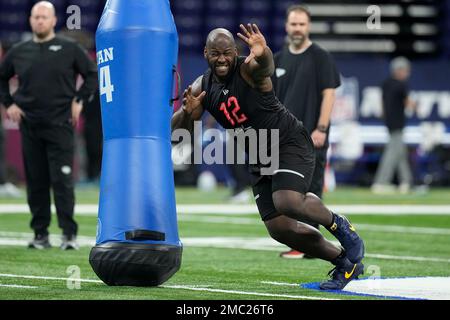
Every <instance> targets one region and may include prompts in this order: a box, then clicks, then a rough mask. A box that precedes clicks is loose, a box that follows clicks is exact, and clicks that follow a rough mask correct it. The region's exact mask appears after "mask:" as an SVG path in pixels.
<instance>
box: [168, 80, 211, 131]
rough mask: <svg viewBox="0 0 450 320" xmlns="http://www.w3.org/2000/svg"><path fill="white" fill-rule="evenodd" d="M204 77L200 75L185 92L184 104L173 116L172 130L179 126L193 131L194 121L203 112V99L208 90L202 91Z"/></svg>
mask: <svg viewBox="0 0 450 320" xmlns="http://www.w3.org/2000/svg"><path fill="white" fill-rule="evenodd" d="M202 78H203V76H200V77H198V78H197V80H195V81H194V83H193V84H192V85H190V86H189V87H188V88H187V89H186V90H184V92H183V104H182V105H181V108H180V109H179V110H178V111H177V112H175V113H174V114H173V116H172V122H171V124H172V131H173V130H175V129H179V128H184V129H188V130H189V131H192V128H193V123H194V121H196V120H199V119H200V118H201V116H202V114H203V110H204V108H203V106H202V101H203V98H204V97H205V96H206V92H205V91H202Z"/></svg>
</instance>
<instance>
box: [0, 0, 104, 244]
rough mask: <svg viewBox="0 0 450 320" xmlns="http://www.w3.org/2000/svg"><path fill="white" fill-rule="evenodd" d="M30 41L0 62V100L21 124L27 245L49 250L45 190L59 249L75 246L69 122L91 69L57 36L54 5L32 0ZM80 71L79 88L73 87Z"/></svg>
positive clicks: (88, 90)
mask: <svg viewBox="0 0 450 320" xmlns="http://www.w3.org/2000/svg"><path fill="white" fill-rule="evenodd" d="M30 25H31V29H32V32H33V39H32V40H29V41H25V42H22V43H20V44H18V45H16V46H14V47H13V48H12V49H11V50H10V51H9V52H8V53H7V54H6V56H5V58H4V60H3V62H2V63H1V65H0V102H2V103H3V104H4V105H5V107H6V108H7V114H8V117H9V118H10V119H11V120H12V121H14V122H16V123H19V125H20V132H21V136H22V154H23V159H24V164H25V178H26V181H27V197H28V205H29V207H30V211H31V214H32V219H31V223H30V226H31V228H32V229H33V231H34V234H35V237H34V239H33V241H31V242H30V244H29V247H30V248H37V249H43V248H49V247H50V242H49V240H48V227H49V225H50V218H51V211H50V207H51V202H50V188H52V189H53V195H54V200H55V206H56V213H57V216H58V224H59V227H60V228H61V229H62V232H63V236H62V244H61V249H63V250H66V249H77V248H78V245H77V243H76V234H77V231H78V225H77V223H76V222H75V220H74V204H75V196H74V183H73V176H72V168H73V156H74V128H73V127H74V126H76V125H77V122H78V119H79V116H80V113H81V111H82V108H83V102H85V101H87V100H88V99H89V96H90V95H92V93H93V92H94V91H95V88H96V82H97V79H96V67H95V64H94V63H93V62H92V61H91V60H90V59H89V57H88V55H87V54H86V52H85V51H84V50H83V49H82V48H81V47H80V46H79V45H78V44H76V43H75V42H73V41H71V40H68V39H65V38H62V37H59V36H56V35H55V30H54V28H55V25H56V16H55V8H54V7H53V5H52V4H51V3H50V2H48V1H40V2H38V3H36V4H35V5H34V6H33V8H32V10H31V16H30ZM15 74H17V75H18V79H19V88H18V90H17V91H16V92H15V93H14V95H13V96H11V94H10V92H9V88H8V81H9V79H10V78H11V77H13V76H14V75H15ZM78 74H81V75H82V77H83V79H84V84H83V86H82V87H81V88H80V89H79V90H78V91H77V90H76V85H75V84H76V77H77V75H78Z"/></svg>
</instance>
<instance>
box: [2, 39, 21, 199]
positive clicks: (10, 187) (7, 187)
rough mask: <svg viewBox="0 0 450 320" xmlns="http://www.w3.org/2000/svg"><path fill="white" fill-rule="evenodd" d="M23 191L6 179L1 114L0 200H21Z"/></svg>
mask: <svg viewBox="0 0 450 320" xmlns="http://www.w3.org/2000/svg"><path fill="white" fill-rule="evenodd" d="M2 55H3V48H2V43H1V42H0V58H1V57H2ZM22 196H23V194H22V191H21V190H20V189H19V188H17V187H16V186H15V185H14V184H12V183H11V182H7V179H6V159H5V131H4V130H3V121H2V115H1V112H0V198H20V197H22Z"/></svg>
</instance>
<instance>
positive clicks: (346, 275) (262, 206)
mask: <svg viewBox="0 0 450 320" xmlns="http://www.w3.org/2000/svg"><path fill="white" fill-rule="evenodd" d="M271 185H272V182H271V178H270V177H263V178H262V179H260V181H259V182H258V183H257V184H254V186H253V192H254V195H255V199H256V204H257V206H258V210H259V212H260V214H261V218H262V219H263V221H264V224H265V226H266V228H267V230H268V232H269V234H270V236H271V237H272V238H274V239H275V240H277V241H279V242H281V243H283V244H285V245H287V246H290V247H291V248H294V249H296V250H299V251H303V252H306V253H308V254H309V255H311V256H314V257H317V258H320V259H323V260H326V261H330V262H331V263H332V264H333V265H335V268H334V269H333V275H332V279H331V280H329V281H326V282H324V283H323V284H321V288H322V289H324V290H327V289H332V290H341V289H343V288H344V287H345V286H346V285H347V284H348V283H349V282H350V281H351V280H353V279H355V278H357V277H358V276H359V275H360V274H361V273H363V270H364V266H363V265H362V263H357V264H353V263H352V262H350V260H348V258H347V257H346V255H345V251H344V250H343V249H342V248H340V247H339V246H336V245H334V244H333V243H332V242H330V241H328V240H326V239H325V238H324V237H323V235H322V234H321V233H320V232H319V231H318V230H317V229H315V228H313V227H311V226H309V225H307V224H304V223H301V222H298V221H297V220H295V219H292V218H289V217H287V216H284V215H282V214H280V213H279V212H277V210H276V208H275V206H274V203H273V201H272V186H271Z"/></svg>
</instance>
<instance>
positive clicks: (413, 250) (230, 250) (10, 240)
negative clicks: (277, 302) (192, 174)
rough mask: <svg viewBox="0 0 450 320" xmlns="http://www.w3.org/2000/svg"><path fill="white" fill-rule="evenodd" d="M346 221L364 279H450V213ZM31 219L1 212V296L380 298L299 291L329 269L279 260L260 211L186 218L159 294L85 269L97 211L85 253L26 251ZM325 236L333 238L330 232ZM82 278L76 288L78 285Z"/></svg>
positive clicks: (430, 200)
mask: <svg viewBox="0 0 450 320" xmlns="http://www.w3.org/2000/svg"><path fill="white" fill-rule="evenodd" d="M176 195H177V204H221V203H225V200H226V198H227V196H228V193H227V190H225V189H219V190H218V191H215V192H213V193H208V194H205V193H200V192H198V191H196V190H195V189H177V192H176ZM449 195H450V190H449V189H436V190H431V191H430V192H429V193H428V194H411V195H405V196H401V195H393V196H374V195H372V194H371V193H370V192H369V191H368V190H365V189H354V188H341V189H338V190H337V191H335V192H333V193H327V194H326V195H325V202H326V203H327V204H329V205H351V204H368V205H383V204H387V205H396V204H398V205H402V206H403V207H404V208H408V206H410V205H430V206H431V205H450V197H449ZM97 201H98V190H97V189H95V188H90V189H89V188H88V189H78V190H77V204H96V203H97ZM5 204H26V200H25V198H23V199H0V208H1V206H2V205H5ZM250 204H251V203H250ZM342 213H344V214H346V213H345V212H342ZM348 217H349V218H350V220H351V221H352V222H353V223H354V224H355V225H356V227H357V229H359V233H360V234H361V235H362V237H363V238H364V239H365V242H366V252H367V256H366V258H365V260H364V264H365V266H366V270H367V272H366V275H365V276H371V274H372V271H373V270H378V271H379V272H380V275H381V277H416V276H442V277H449V276H450V249H449V248H450V215H448V214H446V215H437V214H433V209H432V207H430V212H428V213H423V214H414V215H408V214H402V215H395V214H393V215H377V214H366V215H362V214H349V215H348ZM29 218H30V217H29V214H27V213H14V212H6V213H5V212H4V213H0V299H174V300H180V299H271V300H272V299H283V300H285V299H308V298H312V299H318V298H336V299H377V298H373V297H366V296H351V295H338V294H333V293H328V292H319V291H315V290H310V289H304V288H301V287H300V286H299V285H298V284H300V283H309V282H318V281H322V280H324V279H325V278H326V274H327V272H328V271H329V269H330V264H329V263H327V262H324V261H319V260H286V259H281V258H279V257H278V254H279V252H280V251H282V250H283V246H282V245H277V244H276V243H274V242H273V241H271V240H270V238H269V237H268V235H267V232H266V230H265V228H264V226H263V223H262V222H261V221H260V219H259V215H258V214H257V213H256V212H255V213H246V214H236V213H233V214H216V213H215V212H212V211H211V212H209V213H204V214H186V213H180V214H179V233H180V238H181V240H182V241H183V243H184V251H183V262H182V266H181V269H180V270H179V271H178V273H176V274H175V276H173V277H172V278H171V279H170V280H169V281H168V282H167V283H165V284H164V285H163V286H161V287H157V288H135V287H108V286H106V285H105V284H103V283H101V282H100V281H99V280H98V278H97V277H96V275H95V274H94V272H93V271H92V269H91V267H90V265H89V262H88V255H89V251H90V245H89V244H90V243H91V242H92V241H94V240H95V232H96V216H95V214H83V215H81V214H80V215H77V221H78V223H79V240H80V243H81V244H82V246H81V248H80V250H79V251H61V250H60V249H59V248H58V247H54V248H52V249H49V250H45V251H36V250H30V249H27V248H26V247H25V245H24V244H26V242H27V241H28V240H30V239H31V236H32V234H31V230H30V229H29V227H28V224H29ZM50 231H51V233H52V235H54V238H53V240H54V243H55V244H57V241H58V238H59V233H60V231H59V229H58V227H57V221H56V217H55V216H54V217H53V220H52V227H51V229H50ZM323 233H324V234H325V235H326V237H328V238H330V239H331V238H332V237H331V236H330V235H329V234H328V232H327V231H323ZM73 266H75V267H73ZM73 270H75V271H76V272H75V273H72V272H73ZM78 271H79V274H78V273H77V272H78ZM78 277H79V278H81V279H82V281H81V282H79V283H78V282H77V281H74V280H73V278H78ZM89 280H91V281H89Z"/></svg>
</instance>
